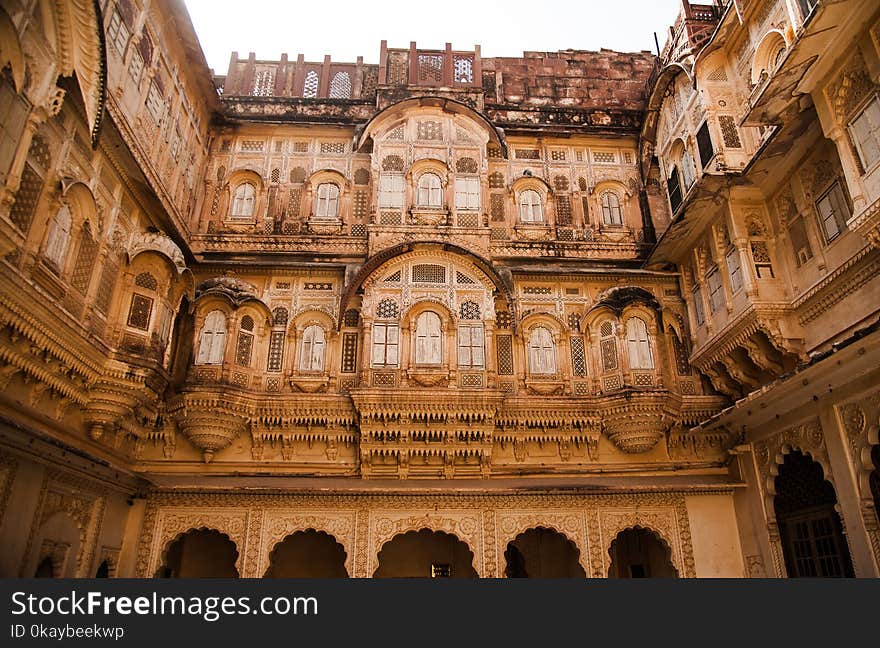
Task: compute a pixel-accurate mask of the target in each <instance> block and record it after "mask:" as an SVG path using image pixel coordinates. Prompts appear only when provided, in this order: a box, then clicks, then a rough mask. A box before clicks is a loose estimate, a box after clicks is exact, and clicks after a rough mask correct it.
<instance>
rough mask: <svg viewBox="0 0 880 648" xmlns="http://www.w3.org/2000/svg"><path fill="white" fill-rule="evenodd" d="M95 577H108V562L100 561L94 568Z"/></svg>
mask: <svg viewBox="0 0 880 648" xmlns="http://www.w3.org/2000/svg"><path fill="white" fill-rule="evenodd" d="M95 578H110V563H108V562H107V561H106V560H104V561H102V562H101V564H100V565H98V569H96V570H95Z"/></svg>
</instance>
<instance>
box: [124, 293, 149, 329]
mask: <svg viewBox="0 0 880 648" xmlns="http://www.w3.org/2000/svg"><path fill="white" fill-rule="evenodd" d="M152 312H153V300H152V298H150V297H146V296H145V295H141V294H140V293H134V294H133V295H132V296H131V306H130V307H129V309H128V320H127V322H126V324H127V325H128V326H130V327H132V328H136V329H140V330H141V331H148V330H149V329H150V316H151V315H152Z"/></svg>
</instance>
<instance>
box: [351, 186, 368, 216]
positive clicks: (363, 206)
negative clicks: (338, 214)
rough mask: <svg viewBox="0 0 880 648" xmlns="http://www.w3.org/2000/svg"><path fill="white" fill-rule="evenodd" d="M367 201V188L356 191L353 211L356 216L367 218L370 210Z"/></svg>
mask: <svg viewBox="0 0 880 648" xmlns="http://www.w3.org/2000/svg"><path fill="white" fill-rule="evenodd" d="M367 202H368V200H367V192H366V190H364V189H358V190H357V191H355V192H354V197H353V198H352V213H353V214H354V216H355V217H356V218H366V216H367V211H368V206H367Z"/></svg>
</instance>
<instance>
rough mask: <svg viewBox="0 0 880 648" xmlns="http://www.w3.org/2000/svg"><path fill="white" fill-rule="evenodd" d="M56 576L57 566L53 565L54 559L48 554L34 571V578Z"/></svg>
mask: <svg viewBox="0 0 880 648" xmlns="http://www.w3.org/2000/svg"><path fill="white" fill-rule="evenodd" d="M54 577H55V568H54V566H53V565H52V559H51V558H50V557H49V556H46V557H45V558H43V559H42V560H41V561H40V564H39V565H37V569H36V571H35V572H34V578H54Z"/></svg>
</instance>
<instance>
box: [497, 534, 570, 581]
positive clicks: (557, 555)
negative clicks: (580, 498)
mask: <svg viewBox="0 0 880 648" xmlns="http://www.w3.org/2000/svg"><path fill="white" fill-rule="evenodd" d="M579 559H580V550H579V549H578V548H577V546H576V545H575V544H574V543H573V542H572V541H571V540H569V539H568V538H567V537H566V536H565V535H563V534H562V533H560V532H559V531H556V530H554V529H547V528H545V527H534V528H532V529H528V530H527V531H523V532H522V533H520V534H519V535H518V536H516V538H514V539H513V540H512V541H511V542H509V543H508V545H507V549H506V551H505V552H504V560H505V564H506V567H505V569H504V575H505V576H507V577H508V578H583V577H585V576H586V573H585V572H584V568H583V567H582V566H581V564H580V561H579Z"/></svg>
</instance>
